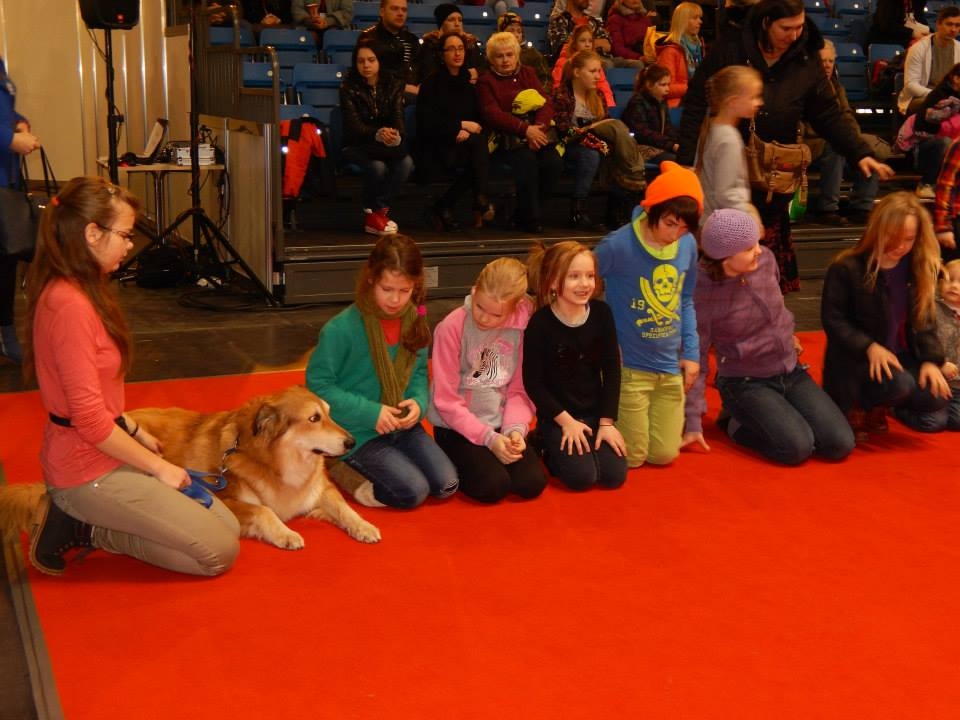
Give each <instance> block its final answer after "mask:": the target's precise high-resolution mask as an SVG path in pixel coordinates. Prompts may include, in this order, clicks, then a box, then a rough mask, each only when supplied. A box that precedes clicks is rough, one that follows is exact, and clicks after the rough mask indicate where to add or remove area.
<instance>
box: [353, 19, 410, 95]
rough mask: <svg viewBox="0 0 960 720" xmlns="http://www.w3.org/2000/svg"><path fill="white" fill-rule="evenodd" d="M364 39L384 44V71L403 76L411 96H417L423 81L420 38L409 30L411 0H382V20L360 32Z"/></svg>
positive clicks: (406, 89) (382, 55)
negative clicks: (420, 79)
mask: <svg viewBox="0 0 960 720" xmlns="http://www.w3.org/2000/svg"><path fill="white" fill-rule="evenodd" d="M360 39H372V40H374V41H375V42H376V43H377V44H378V45H379V46H380V47H379V49H378V50H377V57H378V58H382V62H383V72H385V73H388V74H392V75H395V76H396V77H397V78H399V79H400V80H402V81H403V83H404V88H403V90H404V93H406V95H407V98H408V99H411V100H412V99H413V98H415V97H416V95H417V91H418V90H419V84H420V82H419V78H418V76H417V70H418V67H419V63H420V40H419V39H418V38H417V36H416V35H414V34H413V33H412V32H410V31H409V30H407V0H380V20H379V22H377V24H376V25H371V26H370V27H368V28H367V29H366V30H364V31H363V32H362V33H360Z"/></svg>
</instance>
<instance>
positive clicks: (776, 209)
mask: <svg viewBox="0 0 960 720" xmlns="http://www.w3.org/2000/svg"><path fill="white" fill-rule="evenodd" d="M822 46H823V38H822V37H821V35H820V32H819V31H818V30H817V28H816V26H814V24H813V23H812V22H809V21H807V19H806V17H805V14H804V8H803V0H761V2H760V3H759V4H757V5H756V6H755V7H754V10H753V13H752V14H751V15H750V23H749V26H748V27H747V28H746V29H745V30H744V32H743V34H742V35H741V36H739V37H737V38H732V37H731V39H730V40H729V41H728V42H724V43H721V44H718V45H715V46H714V48H713V49H712V50H711V51H710V52H709V53H708V54H707V57H706V58H705V59H704V62H703V64H702V65H701V66H700V68H699V69H698V70H697V73H696V75H694V76H693V81H692V82H691V83H690V87H689V88H688V90H687V94H686V96H685V97H684V103H683V116H682V118H681V121H680V152H679V153H678V158H679V162H681V163H682V164H686V165H692V164H693V159H694V154H695V153H696V149H697V137H698V136H699V133H700V128H701V126H702V124H703V118H704V116H705V115H706V112H707V102H706V93H705V91H704V88H705V85H706V81H707V80H708V79H709V78H710V77H711V76H712V75H713V74H714V73H715V72H717V71H718V70H719V69H720V68H722V67H725V66H727V65H751V66H753V67H755V68H756V69H757V70H758V71H759V72H760V73H761V75H762V76H763V81H764V82H763V85H764V98H763V99H764V106H763V108H762V109H761V110H760V112H758V113H757V118H756V132H757V136H758V137H759V138H760V139H761V140H765V141H767V142H770V141H774V140H775V141H778V142H781V143H794V142H796V138H797V127H798V124H799V123H800V121H801V120H808V121H809V122H810V124H811V125H812V126H813V128H814V129H815V130H816V131H817V133H818V134H819V135H820V136H821V137H823V138H825V139H826V140H827V142H829V143H830V144H831V145H832V146H833V147H834V149H836V150H837V151H838V152H840V153H841V154H842V155H843V156H844V157H846V158H847V159H848V160H850V161H851V162H852V163H856V164H857V166H858V168H859V170H860V172H862V173H864V174H865V175H870V174H872V173H879V174H880V179H881V180H883V179H886V178H889V177H892V175H893V170H892V169H891V168H889V167H888V166H886V165H883V164H881V163H879V162H877V160H876V159H875V158H874V157H873V152H872V150H871V148H870V146H869V145H868V144H867V143H866V142H865V141H864V140H863V138H862V137H861V136H860V128H859V127H858V126H857V124H856V122H855V121H854V120H853V118H851V117H849V116H847V115H844V113H843V111H842V109H841V107H840V103H839V102H838V101H837V96H836V94H835V93H834V92H833V88H832V87H831V86H830V83H829V81H828V80H827V78H826V76H825V75H824V74H823V67H822V66H821V64H820V57H819V54H818V53H819V50H820V48H821V47H822ZM741 130H742V129H741ZM791 198H792V195H774V196H773V197H772V198H771V199H770V200H768V199H767V193H766V191H757V190H754V192H753V204H754V205H755V206H756V208H757V210H758V211H759V212H760V219H761V221H762V223H763V226H764V230H765V235H764V240H763V244H764V245H766V246H767V247H769V248H770V249H771V250H772V251H773V253H774V255H775V256H776V257H777V262H778V266H779V268H780V282H781V286H782V288H783V290H784V292H790V291H793V290H797V289H798V288H799V287H800V279H799V273H798V271H797V262H796V255H795V254H794V250H793V238H792V235H791V231H790V215H789V203H790V200H791Z"/></svg>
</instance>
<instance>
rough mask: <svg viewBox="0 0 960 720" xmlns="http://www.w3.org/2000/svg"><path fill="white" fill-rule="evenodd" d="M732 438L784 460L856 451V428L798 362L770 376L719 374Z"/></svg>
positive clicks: (833, 457)
mask: <svg viewBox="0 0 960 720" xmlns="http://www.w3.org/2000/svg"><path fill="white" fill-rule="evenodd" d="M717 388H718V389H719V390H720V398H721V399H722V400H723V407H724V408H725V409H726V410H728V411H729V412H730V415H731V416H732V419H731V421H730V426H729V430H730V437H731V438H732V439H733V441H734V442H736V443H737V444H738V445H743V446H745V447H748V448H750V449H752V450H756V451H757V452H759V453H760V454H761V455H763V456H764V457H767V458H769V459H770V460H773V461H774V462H778V463H782V464H784V465H797V464H799V463H802V462H803V461H804V460H806V459H807V458H808V457H810V455H812V454H814V453H816V454H817V455H819V456H821V457H823V458H826V459H827V460H842V459H843V458H845V457H846V456H847V455H849V454H850V452H851V451H852V450H853V446H854V444H855V441H854V437H853V431H852V430H851V429H850V425H849V424H848V423H847V420H846V418H845V417H844V416H843V413H842V412H840V408H838V407H837V406H836V405H835V404H834V402H833V400H831V399H830V396H829V395H827V394H826V393H825V392H824V391H823V389H822V388H821V387H820V386H819V385H817V384H816V383H815V382H814V381H813V379H812V378H811V377H810V376H809V375H808V374H807V371H806V370H804V369H803V368H802V367H800V366H799V365H798V366H797V367H796V368H794V369H793V371H792V372H789V373H786V374H783V375H774V376H773V377H768V378H755V377H737V378H730V377H717Z"/></svg>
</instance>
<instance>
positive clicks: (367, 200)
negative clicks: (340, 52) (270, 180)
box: [340, 38, 413, 235]
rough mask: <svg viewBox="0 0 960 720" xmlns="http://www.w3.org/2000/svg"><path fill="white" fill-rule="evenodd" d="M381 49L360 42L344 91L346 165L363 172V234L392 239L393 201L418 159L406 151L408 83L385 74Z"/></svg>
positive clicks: (344, 153) (370, 41) (354, 50)
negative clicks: (390, 214) (405, 97)
mask: <svg viewBox="0 0 960 720" xmlns="http://www.w3.org/2000/svg"><path fill="white" fill-rule="evenodd" d="M377 52H378V46H377V44H376V42H375V41H374V40H370V39H366V38H361V39H360V41H359V42H357V46H356V47H355V48H354V49H353V64H352V66H351V68H350V72H349V73H348V75H347V77H346V78H345V79H344V81H343V84H342V85H341V86H340V109H341V111H342V112H343V161H344V162H345V163H348V164H354V165H359V166H360V167H361V168H362V169H363V206H364V209H363V212H364V215H365V217H364V224H363V229H364V232H368V233H371V234H373V235H389V234H391V233H395V232H397V224H396V223H395V222H394V221H393V220H390V219H389V218H388V217H387V212H388V211H389V210H390V200H391V198H392V197H393V196H394V194H395V193H396V192H397V190H398V189H399V187H400V186H401V185H402V184H403V183H404V182H405V181H406V179H407V178H408V177H409V176H410V172H411V171H412V170H413V160H412V159H411V158H410V156H409V155H408V154H407V151H406V150H405V149H404V145H403V138H404V122H403V81H402V80H400V79H399V78H396V77H394V76H393V75H392V74H389V73H381V72H380V60H379V58H378V56H377Z"/></svg>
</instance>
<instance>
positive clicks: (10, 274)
mask: <svg viewBox="0 0 960 720" xmlns="http://www.w3.org/2000/svg"><path fill="white" fill-rule="evenodd" d="M18 262H20V261H19V260H18V259H17V258H16V257H11V256H10V255H0V325H13V303H14V298H16V296H17V263H18Z"/></svg>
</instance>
